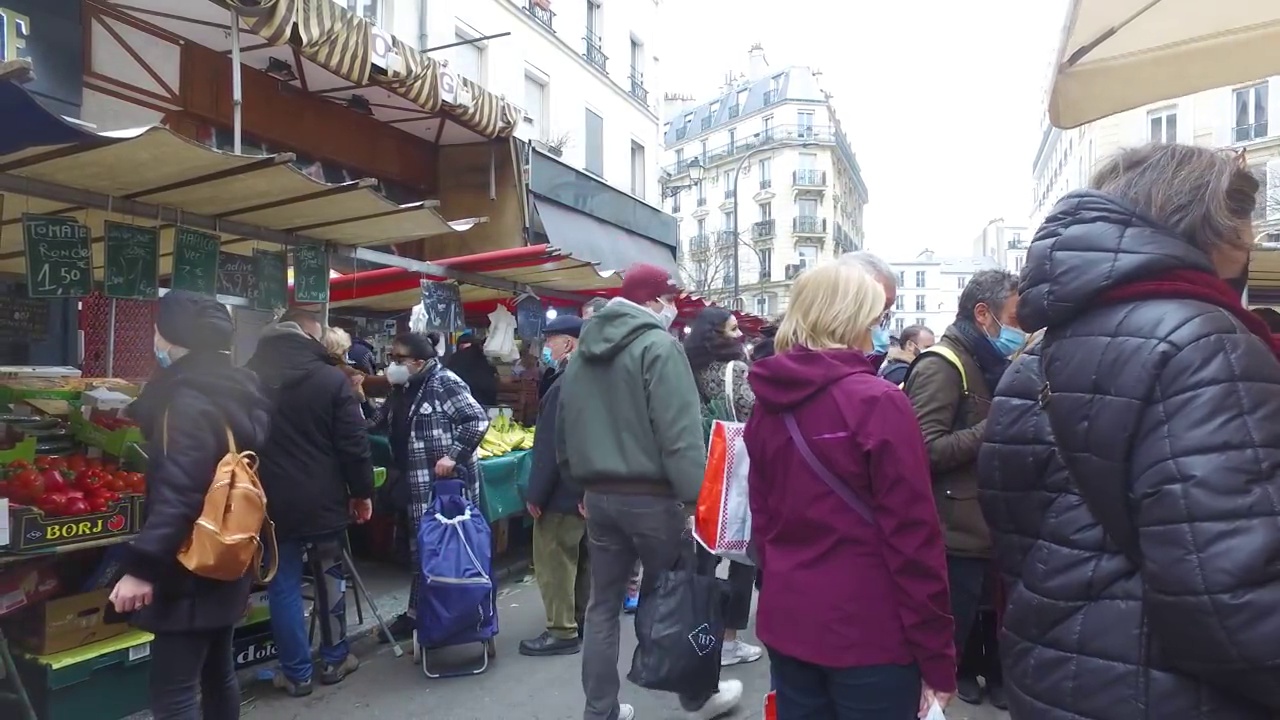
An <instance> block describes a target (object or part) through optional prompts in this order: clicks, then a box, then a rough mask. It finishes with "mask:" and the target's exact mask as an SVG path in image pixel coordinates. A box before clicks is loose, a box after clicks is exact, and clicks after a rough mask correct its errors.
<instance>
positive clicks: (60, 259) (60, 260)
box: [22, 215, 93, 297]
mask: <svg viewBox="0 0 1280 720" xmlns="http://www.w3.org/2000/svg"><path fill="white" fill-rule="evenodd" d="M89 235H90V234H89V227H88V226H87V225H82V224H80V222H79V221H77V220H76V219H75V218H73V217H67V216H64V215H23V216H22V240H23V245H24V247H25V249H26V253H27V290H28V292H29V293H30V295H31V297H84V296H86V295H88V294H89V293H91V292H93V245H92V244H91V241H90V236H89Z"/></svg>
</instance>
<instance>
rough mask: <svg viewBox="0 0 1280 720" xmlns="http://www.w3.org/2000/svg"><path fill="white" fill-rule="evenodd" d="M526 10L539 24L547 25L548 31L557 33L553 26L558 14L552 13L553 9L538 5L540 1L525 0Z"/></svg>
mask: <svg viewBox="0 0 1280 720" xmlns="http://www.w3.org/2000/svg"><path fill="white" fill-rule="evenodd" d="M524 9H525V11H526V12H528V13H529V14H530V15H532V16H533V19H534V20H537V21H538V22H540V23H542V24H543V25H545V26H546V28H547V29H548V30H550V31H551V32H555V31H556V29H555V27H553V24H554V22H555V19H556V14H555V13H553V12H551V8H549V7H543V6H542V5H541V4H539V3H538V0H525V6H524Z"/></svg>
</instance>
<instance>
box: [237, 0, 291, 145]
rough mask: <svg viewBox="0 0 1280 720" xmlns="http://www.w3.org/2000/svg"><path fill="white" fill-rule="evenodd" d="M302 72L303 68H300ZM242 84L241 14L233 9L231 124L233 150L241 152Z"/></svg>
mask: <svg viewBox="0 0 1280 720" xmlns="http://www.w3.org/2000/svg"><path fill="white" fill-rule="evenodd" d="M299 72H301V68H299ZM241 90H242V88H241V86H240V16H239V15H236V11H235V10H234V9H233V10H231V125H232V132H233V140H232V150H233V151H234V152H235V154H237V155H239V154H240V141H241V134H242V133H241V131H242V125H241V117H240V108H241V105H242V104H243V97H242V93H241Z"/></svg>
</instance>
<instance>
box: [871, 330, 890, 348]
mask: <svg viewBox="0 0 1280 720" xmlns="http://www.w3.org/2000/svg"><path fill="white" fill-rule="evenodd" d="M887 352H889V330H888V328H885V327H881V326H879V325H877V326H876V327H873V328H871V354H872V355H884V354H885V353H887Z"/></svg>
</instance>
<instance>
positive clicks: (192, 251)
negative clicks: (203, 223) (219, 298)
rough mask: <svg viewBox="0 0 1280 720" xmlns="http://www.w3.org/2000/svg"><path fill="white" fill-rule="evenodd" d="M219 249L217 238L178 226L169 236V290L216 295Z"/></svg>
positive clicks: (219, 242)
mask: <svg viewBox="0 0 1280 720" xmlns="http://www.w3.org/2000/svg"><path fill="white" fill-rule="evenodd" d="M219 245H221V240H220V239H219V238H218V236H217V235H212V234H210V233H206V232H200V231H199V230H192V229H191V228H186V227H181V226H179V227H178V228H177V229H176V230H175V231H174V236H173V281H172V285H173V289H174V290H190V291H191V292H198V293H203V294H205V295H213V294H214V293H215V292H218V247H219Z"/></svg>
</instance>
